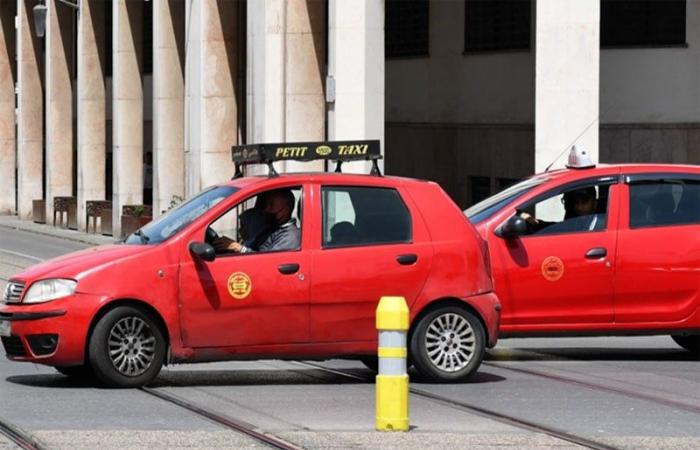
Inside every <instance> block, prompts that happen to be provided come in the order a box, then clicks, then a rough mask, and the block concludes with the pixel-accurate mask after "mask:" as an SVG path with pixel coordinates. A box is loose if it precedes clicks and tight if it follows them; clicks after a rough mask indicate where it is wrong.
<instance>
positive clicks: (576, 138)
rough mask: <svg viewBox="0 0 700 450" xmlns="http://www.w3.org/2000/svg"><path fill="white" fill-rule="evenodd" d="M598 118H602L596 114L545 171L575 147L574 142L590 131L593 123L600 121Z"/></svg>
mask: <svg viewBox="0 0 700 450" xmlns="http://www.w3.org/2000/svg"><path fill="white" fill-rule="evenodd" d="M598 119H600V116H596V118H595V119H593V120H592V121H591V123H589V124H588V125H587V126H586V128H584V129H583V131H582V132H580V133H579V135H578V136H576V137H575V138H574V140H573V141H571V143H570V144H569V145H567V146H566V147H564V150H562V152H561V153H559V155H557V157H556V158H554V161H552V163H551V164H550V165H548V166H547V168H546V169H544V171H545V173H547V172H549V169H551V168H552V166H553V165H554V163H556V162H557V161H558V160H559V158H561V157H562V156H563V155H564V153H566V152H567V151H569V150H570V149H571V148H573V147H574V144H575V143H576V141H577V140H578V138H580V137H581V136H583V134H584V133H585V132H586V131H588V129H589V128H591V127H592V126H593V124H594V123H596V122H597V121H598Z"/></svg>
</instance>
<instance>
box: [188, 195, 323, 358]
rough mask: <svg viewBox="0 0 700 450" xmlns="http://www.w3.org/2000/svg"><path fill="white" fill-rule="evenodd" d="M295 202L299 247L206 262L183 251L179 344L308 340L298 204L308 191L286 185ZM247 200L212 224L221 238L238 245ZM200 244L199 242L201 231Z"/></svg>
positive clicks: (250, 204)
mask: <svg viewBox="0 0 700 450" xmlns="http://www.w3.org/2000/svg"><path fill="white" fill-rule="evenodd" d="M288 188H289V189H291V190H292V192H293V193H294V195H295V197H296V198H297V201H296V207H295V211H294V213H293V217H294V218H296V219H297V225H298V226H300V227H301V231H302V233H301V246H300V247H299V248H295V249H291V250H284V251H271V252H262V251H261V252H251V253H246V254H234V253H220V254H217V257H216V259H215V260H214V261H211V262H205V261H201V260H199V259H196V258H195V257H193V256H192V255H191V254H189V252H187V253H186V254H185V255H184V256H183V259H182V263H181V266H180V311H181V328H182V331H183V333H182V334H183V340H184V344H185V346H187V347H191V348H200V347H228V346H243V345H266V344H288V343H300V342H306V341H307V340H308V337H309V312H308V307H309V279H310V277H309V276H308V271H309V268H310V254H309V252H308V250H306V249H305V240H307V239H308V237H307V234H308V233H306V227H305V226H304V224H305V222H306V219H305V217H301V210H303V208H301V205H302V204H303V202H304V199H305V198H306V197H307V196H308V195H307V192H306V191H307V190H308V187H306V188H304V189H302V188H301V187H299V186H289V187H288ZM257 198H258V197H249V198H247V199H246V200H245V201H243V202H240V203H238V204H236V205H235V206H234V207H233V208H231V209H229V210H227V211H226V212H225V213H224V214H222V215H221V216H219V217H217V218H216V219H215V220H213V221H211V223H210V225H209V226H210V227H211V228H212V229H214V230H215V231H216V232H217V233H218V234H219V235H220V236H226V237H228V238H230V239H232V240H235V241H240V240H242V237H241V236H240V234H241V233H240V217H241V215H242V214H243V213H244V211H249V210H251V209H253V208H255V205H256V204H257V203H259V202H258V201H257ZM201 239H202V240H204V231H203V232H202V236H201Z"/></svg>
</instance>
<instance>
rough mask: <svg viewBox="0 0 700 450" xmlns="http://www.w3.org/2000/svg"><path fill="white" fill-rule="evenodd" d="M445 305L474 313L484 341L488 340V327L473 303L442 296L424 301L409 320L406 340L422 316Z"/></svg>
mask: <svg viewBox="0 0 700 450" xmlns="http://www.w3.org/2000/svg"><path fill="white" fill-rule="evenodd" d="M446 306H457V307H459V308H462V309H464V310H466V311H469V312H470V313H472V314H474V316H475V317H476V318H477V319H478V320H479V323H481V327H482V328H483V330H484V337H485V338H486V342H487V343H488V342H489V338H490V336H489V329H488V327H487V326H486V321H485V320H484V318H483V317H482V316H481V314H480V313H479V310H477V309H476V308H475V307H474V306H473V305H471V304H469V302H466V301H464V300H460V299H458V298H456V297H443V298H439V299H436V300H433V301H431V302H429V303H426V304H425V305H424V306H423V308H421V310H420V311H418V314H416V316H415V317H414V318H413V320H412V321H411V326H410V327H409V330H408V336H407V342H411V338H412V337H413V331H414V330H415V328H416V325H418V323H419V322H420V320H421V319H422V318H423V317H425V316H426V315H427V314H429V313H430V312H432V311H435V310H436V309H438V308H442V307H446Z"/></svg>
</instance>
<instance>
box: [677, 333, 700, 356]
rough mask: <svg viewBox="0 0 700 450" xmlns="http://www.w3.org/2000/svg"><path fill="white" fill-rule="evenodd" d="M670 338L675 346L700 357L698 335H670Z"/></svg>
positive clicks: (699, 336) (699, 338) (699, 339)
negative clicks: (674, 342)
mask: <svg viewBox="0 0 700 450" xmlns="http://www.w3.org/2000/svg"><path fill="white" fill-rule="evenodd" d="M671 338H672V339H673V340H674V341H676V344H678V345H680V346H681V347H683V348H684V349H686V350H688V351H689V352H691V353H694V354H696V355H700V335H697V334H696V335H691V336H682V335H671Z"/></svg>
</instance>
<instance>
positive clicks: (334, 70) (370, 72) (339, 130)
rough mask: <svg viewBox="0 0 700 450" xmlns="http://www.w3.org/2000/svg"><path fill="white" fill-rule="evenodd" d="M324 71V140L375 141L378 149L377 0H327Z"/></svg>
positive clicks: (380, 58)
mask: <svg viewBox="0 0 700 450" xmlns="http://www.w3.org/2000/svg"><path fill="white" fill-rule="evenodd" d="M328 75H329V78H330V80H331V81H330V83H331V86H329V87H328V90H329V94H330V98H329V100H334V101H332V102H331V103H329V107H328V139H329V140H332V141H335V140H355V139H379V140H380V141H381V148H382V153H384V120H385V119H384V1H383V0H328ZM332 84H335V89H333V86H332ZM370 167H371V166H370V165H369V164H367V163H351V164H347V165H345V166H343V170H344V171H346V172H350V171H352V172H355V171H357V172H362V173H367V172H368V171H369V168H370ZM383 167H384V164H383V162H382V163H380V168H382V169H383Z"/></svg>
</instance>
